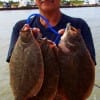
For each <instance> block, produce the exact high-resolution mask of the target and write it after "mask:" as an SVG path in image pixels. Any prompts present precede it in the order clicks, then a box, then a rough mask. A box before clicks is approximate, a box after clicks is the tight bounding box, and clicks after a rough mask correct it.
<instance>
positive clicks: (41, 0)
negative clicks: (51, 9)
mask: <svg viewBox="0 0 100 100" xmlns="http://www.w3.org/2000/svg"><path fill="white" fill-rule="evenodd" d="M45 1H49V2H52V3H53V2H54V0H40V2H41V3H43V2H45Z"/></svg>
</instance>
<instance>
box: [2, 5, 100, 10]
mask: <svg viewBox="0 0 100 100" xmlns="http://www.w3.org/2000/svg"><path fill="white" fill-rule="evenodd" d="M81 7H100V5H96V4H95V5H78V6H66V5H62V6H60V8H81ZM30 9H38V7H37V6H34V7H20V8H0V11H2V10H30Z"/></svg>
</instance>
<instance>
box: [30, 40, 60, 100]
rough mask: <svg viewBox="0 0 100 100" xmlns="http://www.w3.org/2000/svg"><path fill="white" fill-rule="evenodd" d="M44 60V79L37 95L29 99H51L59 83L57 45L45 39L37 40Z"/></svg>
mask: <svg viewBox="0 0 100 100" xmlns="http://www.w3.org/2000/svg"><path fill="white" fill-rule="evenodd" d="M39 43H40V47H41V50H42V55H43V60H44V81H43V85H42V87H41V90H40V91H39V93H38V94H37V96H36V97H35V98H33V99H31V100H53V99H54V98H55V96H56V92H57V88H58V83H59V65H58V61H57V55H56V52H57V47H56V45H55V44H54V43H53V42H51V41H49V40H47V39H45V38H44V39H41V40H40V41H39Z"/></svg>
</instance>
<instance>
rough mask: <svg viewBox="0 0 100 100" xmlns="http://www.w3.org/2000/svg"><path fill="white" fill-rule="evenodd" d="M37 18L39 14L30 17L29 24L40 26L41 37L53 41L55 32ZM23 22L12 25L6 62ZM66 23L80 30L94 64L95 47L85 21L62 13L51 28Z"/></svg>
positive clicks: (24, 21) (63, 25) (58, 28)
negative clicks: (57, 21)
mask: <svg viewBox="0 0 100 100" xmlns="http://www.w3.org/2000/svg"><path fill="white" fill-rule="evenodd" d="M39 19H40V17H39V16H35V17H34V18H33V19H31V23H30V26H31V27H38V28H40V31H41V33H42V35H43V37H47V38H48V39H50V40H52V41H54V40H55V39H56V34H54V33H52V31H51V30H50V29H49V28H45V27H44V26H43V25H42V24H41V23H40V20H39ZM25 23H26V20H21V21H18V22H17V23H16V24H15V26H14V27H13V31H12V36H11V41H10V46H9V51H8V56H7V60H6V61H7V62H9V61H10V57H11V54H12V51H13V48H14V45H15V43H16V41H17V39H18V36H19V32H20V30H21V28H22V27H23V25H24V24H25ZM67 23H71V25H72V26H74V27H75V28H77V29H80V30H81V34H82V37H83V39H84V41H85V44H86V46H87V48H88V50H89V52H90V55H91V57H92V59H93V61H94V63H95V65H96V58H95V48H94V44H93V38H92V34H91V31H90V28H89V26H88V25H87V23H86V22H85V21H84V20H83V19H81V18H74V17H70V16H67V15H64V14H62V17H61V19H60V21H59V23H58V24H57V25H56V26H54V27H53V28H54V29H55V30H56V31H58V30H60V29H62V28H66V24H67Z"/></svg>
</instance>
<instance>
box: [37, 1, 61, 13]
mask: <svg viewBox="0 0 100 100" xmlns="http://www.w3.org/2000/svg"><path fill="white" fill-rule="evenodd" d="M36 4H37V6H38V7H39V9H40V10H41V11H54V10H56V9H59V6H60V0H36Z"/></svg>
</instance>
